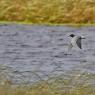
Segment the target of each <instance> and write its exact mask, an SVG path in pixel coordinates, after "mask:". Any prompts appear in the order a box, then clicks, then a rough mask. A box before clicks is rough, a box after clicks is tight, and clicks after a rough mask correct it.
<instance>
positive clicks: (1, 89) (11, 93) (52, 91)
mask: <svg viewBox="0 0 95 95" xmlns="http://www.w3.org/2000/svg"><path fill="white" fill-rule="evenodd" d="M94 82H95V75H94V74H88V73H81V74H79V75H78V73H77V74H76V75H73V76H71V77H70V76H63V75H60V76H57V77H54V78H52V79H49V80H46V81H44V80H42V81H39V82H36V83H34V84H33V85H26V84H22V85H18V86H14V85H12V82H11V81H9V80H5V81H2V84H0V95H95V83H94Z"/></svg>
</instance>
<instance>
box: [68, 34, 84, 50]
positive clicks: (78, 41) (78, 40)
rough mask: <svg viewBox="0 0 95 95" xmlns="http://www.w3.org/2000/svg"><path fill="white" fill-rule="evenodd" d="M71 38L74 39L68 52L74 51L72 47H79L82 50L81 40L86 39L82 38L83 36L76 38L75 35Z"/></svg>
mask: <svg viewBox="0 0 95 95" xmlns="http://www.w3.org/2000/svg"><path fill="white" fill-rule="evenodd" d="M70 37H72V39H71V41H70V43H69V47H68V50H70V49H72V47H74V46H75V45H77V46H78V47H79V48H80V49H82V43H81V40H82V39H85V38H82V37H81V36H76V35H74V34H71V35H70Z"/></svg>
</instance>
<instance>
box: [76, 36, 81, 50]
mask: <svg viewBox="0 0 95 95" xmlns="http://www.w3.org/2000/svg"><path fill="white" fill-rule="evenodd" d="M76 44H77V46H78V47H79V48H80V49H82V45H81V37H80V38H78V39H77V41H76Z"/></svg>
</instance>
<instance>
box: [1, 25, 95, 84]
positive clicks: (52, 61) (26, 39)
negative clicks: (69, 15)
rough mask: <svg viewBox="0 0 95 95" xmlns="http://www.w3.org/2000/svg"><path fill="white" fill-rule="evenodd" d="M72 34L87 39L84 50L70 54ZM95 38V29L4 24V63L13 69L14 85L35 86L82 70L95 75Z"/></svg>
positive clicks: (2, 47)
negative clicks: (35, 83)
mask: <svg viewBox="0 0 95 95" xmlns="http://www.w3.org/2000/svg"><path fill="white" fill-rule="evenodd" d="M70 33H75V34H77V35H83V36H85V38H86V39H85V40H83V42H82V43H83V49H82V50H80V49H78V48H77V47H74V48H73V49H72V51H70V52H68V51H67V48H68V43H69V40H70V38H68V37H67V36H68V35H69V34H70ZM94 35H95V27H90V26H89V27H76V28H74V27H67V26H37V25H1V26H0V64H3V65H7V66H8V68H10V70H11V74H9V76H10V78H11V79H12V80H13V82H14V83H21V82H22V81H24V82H28V83H30V82H31V83H32V82H35V81H38V80H40V79H41V78H42V79H48V78H51V77H53V76H56V75H60V74H67V72H72V71H78V70H79V71H81V72H88V73H95V37H94ZM2 71H8V70H7V69H4V70H2ZM81 72H80V73H81ZM23 79H24V80H23Z"/></svg>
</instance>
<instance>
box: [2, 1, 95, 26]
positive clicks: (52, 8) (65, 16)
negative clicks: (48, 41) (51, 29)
mask: <svg viewBox="0 0 95 95" xmlns="http://www.w3.org/2000/svg"><path fill="white" fill-rule="evenodd" d="M0 21H10V22H11V21H12V22H14V21H15V22H26V23H39V24H43V23H51V24H63V23H79V24H80V23H86V24H88V23H91V24H92V23H95V0H0Z"/></svg>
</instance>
